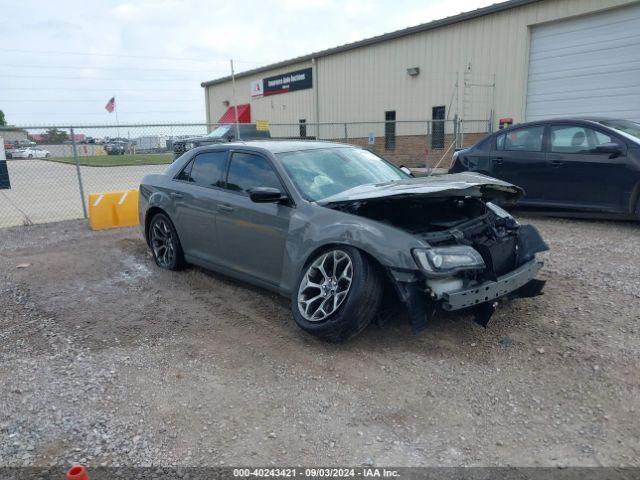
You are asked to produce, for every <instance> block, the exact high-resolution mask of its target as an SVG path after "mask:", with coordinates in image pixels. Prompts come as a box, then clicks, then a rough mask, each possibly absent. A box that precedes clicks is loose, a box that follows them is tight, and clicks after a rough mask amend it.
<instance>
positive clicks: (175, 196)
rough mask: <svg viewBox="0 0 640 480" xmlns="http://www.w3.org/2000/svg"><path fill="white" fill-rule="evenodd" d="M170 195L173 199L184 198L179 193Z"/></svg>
mask: <svg viewBox="0 0 640 480" xmlns="http://www.w3.org/2000/svg"><path fill="white" fill-rule="evenodd" d="M169 195H171V197H172V198H182V194H181V193H178V192H171V193H170V194H169Z"/></svg>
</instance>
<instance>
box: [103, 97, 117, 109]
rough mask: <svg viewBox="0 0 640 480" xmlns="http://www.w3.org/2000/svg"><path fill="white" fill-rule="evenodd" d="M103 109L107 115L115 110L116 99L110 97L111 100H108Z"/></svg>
mask: <svg viewBox="0 0 640 480" xmlns="http://www.w3.org/2000/svg"><path fill="white" fill-rule="evenodd" d="M104 108H105V109H106V110H107V112H109V113H111V112H113V111H114V110H115V108H116V97H111V100H109V101H108V102H107V104H106V105H105V106H104Z"/></svg>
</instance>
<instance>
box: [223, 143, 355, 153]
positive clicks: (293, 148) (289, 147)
mask: <svg viewBox="0 0 640 480" xmlns="http://www.w3.org/2000/svg"><path fill="white" fill-rule="evenodd" d="M216 146H218V147H227V148H229V147H251V148H256V149H261V150H266V151H269V152H271V153H284V152H297V151H300V150H317V149H320V148H339V147H349V148H360V147H357V146H354V145H347V144H344V143H336V142H321V141H316V140H250V141H247V142H229V143H223V144H218V145H216Z"/></svg>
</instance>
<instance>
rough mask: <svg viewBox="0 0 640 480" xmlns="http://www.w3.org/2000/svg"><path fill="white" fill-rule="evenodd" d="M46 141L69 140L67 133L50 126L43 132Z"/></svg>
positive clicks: (59, 141)
mask: <svg viewBox="0 0 640 480" xmlns="http://www.w3.org/2000/svg"><path fill="white" fill-rule="evenodd" d="M44 138H45V142H46V143H62V142H64V141H66V140H69V134H68V133H67V132H65V131H64V130H58V129H57V128H50V129H49V130H47V131H46V132H45V134H44Z"/></svg>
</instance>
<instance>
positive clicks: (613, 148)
mask: <svg viewBox="0 0 640 480" xmlns="http://www.w3.org/2000/svg"><path fill="white" fill-rule="evenodd" d="M595 151H596V152H597V153H608V154H610V155H611V158H614V157H617V156H618V155H620V154H621V153H622V148H621V147H620V145H618V144H617V143H614V142H607V143H602V144H600V145H598V146H597V147H596V148H595Z"/></svg>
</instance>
